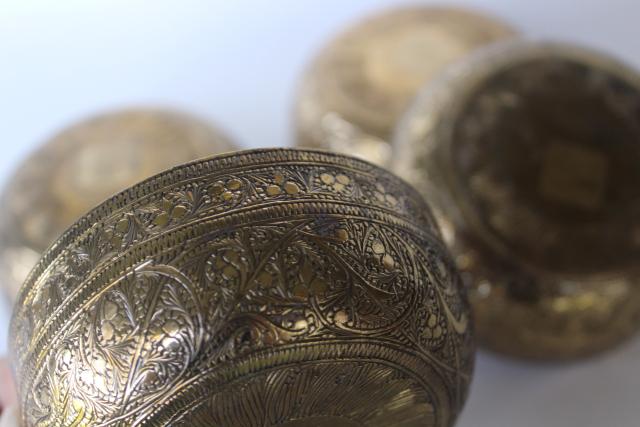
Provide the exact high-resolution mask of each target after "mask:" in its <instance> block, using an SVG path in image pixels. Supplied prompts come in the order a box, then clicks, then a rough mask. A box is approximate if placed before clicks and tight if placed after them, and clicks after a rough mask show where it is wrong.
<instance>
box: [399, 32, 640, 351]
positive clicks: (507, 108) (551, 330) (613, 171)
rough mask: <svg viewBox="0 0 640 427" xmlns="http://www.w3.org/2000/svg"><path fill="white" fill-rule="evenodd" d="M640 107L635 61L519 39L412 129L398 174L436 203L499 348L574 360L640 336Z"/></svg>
mask: <svg viewBox="0 0 640 427" xmlns="http://www.w3.org/2000/svg"><path fill="white" fill-rule="evenodd" d="M638 111H640V78H639V77H638V76H637V75H636V73H635V72H634V71H632V70H630V69H629V68H627V67H626V66H624V65H622V64H619V63H617V62H616V61H613V60H611V59H609V58H607V57H605V56H602V55H601V54H598V53H595V52H590V51H585V50H583V49H579V48H576V47H573V46H566V45H557V44H545V43H527V42H512V43H507V44H505V45H502V46H499V47H497V46H496V47H493V48H490V49H488V50H487V51H485V52H484V53H483V54H482V55H478V56H477V57H475V58H470V59H468V60H467V61H463V62H462V63H460V64H458V65H457V66H454V67H453V68H452V69H450V70H449V72H448V76H447V77H446V78H445V79H444V80H443V81H441V82H440V83H439V84H438V85H433V86H432V87H430V88H429V89H427V90H426V92H424V94H423V95H422V96H421V97H420V98H419V100H418V101H417V102H416V104H415V105H414V106H413V107H412V109H411V110H410V111H409V113H408V114H407V116H406V117H405V119H404V120H403V122H402V123H401V125H400V126H399V131H398V138H397V145H396V147H395V148H396V149H397V154H398V157H397V159H396V161H395V165H394V169H395V170H396V171H397V172H398V173H400V174H401V175H404V176H405V177H406V178H407V179H408V180H409V181H410V182H412V183H413V184H415V185H416V186H417V187H418V188H419V189H420V190H421V192H422V193H423V194H424V195H425V196H426V197H427V198H428V200H429V201H430V202H431V204H432V206H433V207H434V209H435V211H436V216H437V218H438V222H439V223H440V225H441V227H442V228H443V230H444V235H445V239H446V240H447V242H448V243H449V245H450V247H451V248H452V250H453V252H454V254H455V256H456V260H457V262H458V266H459V268H460V269H461V270H462V274H463V278H465V279H466V281H467V282H468V284H469V286H470V287H471V289H472V293H471V296H472V302H473V306H474V309H475V312H476V320H477V325H478V331H479V335H480V339H481V340H482V341H483V342H484V343H485V344H486V345H487V346H489V347H490V348H492V349H495V350H498V351H501V352H505V353H509V354H513V355H519V356H525V357H532V358H544V359H562V358H571V357H578V356H585V355H589V354H592V353H595V352H598V351H601V350H605V349H608V348H611V347H612V346H614V345H616V344H618V343H619V342H621V341H622V340H623V339H624V338H626V337H628V336H629V335H630V334H631V333H633V332H635V331H636V330H637V329H638V326H639V325H640V322H639V321H640V286H639V285H640V283H639V279H638V277H639V276H638V268H639V265H638V262H637V260H638V259H639V256H640V239H638V238H637V236H638V232H637V230H638V217H639V214H640V187H639V186H638V183H639V182H640V145H638V141H639V140H640V121H639V118H638V114H637V113H638Z"/></svg>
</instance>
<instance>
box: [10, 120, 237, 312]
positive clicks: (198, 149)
mask: <svg viewBox="0 0 640 427" xmlns="http://www.w3.org/2000/svg"><path fill="white" fill-rule="evenodd" d="M232 149H233V144H231V142H230V141H229V140H228V139H227V137H226V136H224V135H222V134H221V133H220V132H218V131H216V130H215V129H212V128H211V127H210V126H209V125H208V124H206V123H204V122H202V121H200V120H199V119H196V118H194V117H191V116H189V115H186V114H182V113H177V112H172V111H165V110H154V109H137V110H125V111H119V112H113V113H109V114H104V115H101V116H98V117H94V118H91V119H89V120H86V121H83V122H80V123H78V124H76V125H74V126H72V127H70V128H68V129H66V130H64V131H63V132H61V133H60V134H58V135H57V136H55V137H54V138H52V139H51V140H49V141H48V142H46V143H45V144H44V145H43V146H42V147H41V148H40V149H39V150H38V151H36V152H34V153H33V154H32V155H31V156H30V157H28V158H27V159H26V160H25V161H24V162H23V163H22V165H21V166H20V167H19V168H18V169H17V171H16V173H15V175H14V176H13V177H12V179H11V181H10V182H9V184H8V185H7V187H6V188H5V189H4V192H3V194H2V196H1V198H0V200H2V203H1V204H0V206H1V207H0V275H1V277H2V286H3V288H4V291H5V293H6V294H7V296H8V297H9V299H10V301H14V300H15V297H16V294H17V293H18V289H19V287H20V285H21V284H22V283H23V282H24V280H25V279H26V277H27V274H28V273H29V270H31V268H32V267H33V266H34V265H35V263H36V262H37V261H38V259H39V258H40V255H41V254H42V252H43V251H44V250H45V249H47V247H48V246H49V245H50V244H51V243H53V241H54V240H55V239H56V238H57V237H58V236H59V235H60V234H62V232H63V231H64V230H66V229H67V228H68V227H69V226H70V225H71V224H73V223H74V222H75V221H76V220H77V219H78V218H80V217H81V216H82V215H84V214H85V213H86V212H87V211H88V210H89V209H91V208H92V207H94V206H96V205H97V204H98V203H100V202H102V201H104V200H106V199H107V198H108V197H111V196H112V195H114V194H116V193H117V192H119V191H121V190H123V189H125V188H127V187H130V186H131V185H133V184H135V183H137V182H138V181H141V180H143V179H145V178H147V177H148V176H151V175H154V174H156V173H158V172H161V171H163V170H165V169H168V168H170V167H172V166H176V165H179V164H181V163H185V162H188V161H190V160H194V159H197V158H200V157H206V156H211V155H213V154H219V153H222V152H226V151H231V150H232Z"/></svg>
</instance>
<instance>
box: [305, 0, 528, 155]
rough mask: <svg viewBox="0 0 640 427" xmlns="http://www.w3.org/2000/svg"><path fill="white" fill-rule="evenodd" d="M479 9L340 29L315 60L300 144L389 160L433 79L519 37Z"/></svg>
mask: <svg viewBox="0 0 640 427" xmlns="http://www.w3.org/2000/svg"><path fill="white" fill-rule="evenodd" d="M515 34H516V32H515V31H514V30H513V29H512V28H511V27H509V26H508V25H506V24H504V23H502V22H500V21H498V20H496V19H494V18H492V17H488V16H485V15H482V14H479V13H475V12H472V11H467V10H464V9H455V8H435V7H415V8H403V9H396V10H392V11H388V12H385V13H382V14H379V15H376V16H373V17H370V18H369V19H366V20H364V21H363V22H360V23H358V24H357V25H355V26H354V27H352V28H350V29H349V30H348V31H346V32H344V33H343V34H341V35H339V36H338V37H337V38H336V39H334V40H333V41H332V42H331V43H330V44H328V45H327V46H326V47H325V48H324V49H323V50H322V52H320V54H319V55H318V56H317V58H316V59H315V60H314V61H313V63H312V64H311V66H310V68H309V69H308V71H307V72H306V74H305V76H304V78H303V81H302V82H301V87H300V92H299V98H298V100H297V105H296V111H295V116H296V126H297V129H296V132H297V143H298V144H299V145H301V146H305V147H316V148H325V149H330V150H333V151H337V152H342V153H347V154H351V155H356V156H358V157H362V158H364V159H366V160H369V161H372V162H374V163H376V164H379V165H383V166H385V165H388V162H389V159H390V156H391V154H392V153H391V147H390V145H389V141H390V137H391V134H392V133H393V129H394V127H395V124H396V122H397V120H398V119H399V118H400V116H401V114H402V113H403V111H404V110H405V109H406V107H407V106H408V105H409V103H410V102H411V100H412V99H413V98H414V97H415V96H416V94H417V93H418V91H419V90H420V88H422V87H423V85H424V84H425V82H427V81H429V80H431V79H433V78H434V77H435V76H436V75H438V74H439V73H440V72H441V71H442V69H443V68H444V67H445V66H446V65H449V64H450V63H452V62H455V61H457V60H459V59H461V58H463V57H465V56H466V55H468V54H469V53H470V52H472V51H474V50H475V49H477V48H478V47H480V46H484V45H486V44H489V43H492V42H496V41H499V40H504V39H506V38H511V37H514V36H515Z"/></svg>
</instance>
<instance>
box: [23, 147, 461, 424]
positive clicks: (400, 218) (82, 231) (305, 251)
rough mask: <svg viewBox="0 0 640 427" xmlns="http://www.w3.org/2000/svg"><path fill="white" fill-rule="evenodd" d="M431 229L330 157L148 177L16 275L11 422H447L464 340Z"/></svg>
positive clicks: (280, 153)
mask: <svg viewBox="0 0 640 427" xmlns="http://www.w3.org/2000/svg"><path fill="white" fill-rule="evenodd" d="M434 224H435V222H434V220H433V219H432V216H431V213H430V210H429V208H428V207H427V206H426V204H425V202H424V200H423V199H422V198H421V197H420V196H419V195H418V194H417V192H415V190H413V188H411V187H409V186H408V185H407V184H405V183H404V182H402V181H401V180H399V179H397V178H396V177H395V176H393V175H391V174H390V173H388V172H386V171H384V170H381V169H378V168H377V167H374V166H373V165H371V164H368V163H365V162H361V161H359V160H355V159H352V158H348V157H342V156H339V155H334V154H330V153H324V152H312V151H298V150H284V149H273V150H255V151H247V152H239V153H236V154H231V155H225V156H219V157H215V158H212V159H209V160H203V161H199V162H195V163H192V164H188V165H185V166H181V167H178V168H176V169H174V170H172V171H169V172H166V173H164V174H161V175H158V176H156V177H154V178H152V179H150V180H147V181H145V182H143V183H141V184H139V185H137V186H135V187H133V188H131V189H129V190H127V191H125V192H124V193H121V194H120V195H118V196H116V197H115V198H113V199H111V200H110V201H108V202H106V203H105V204H103V205H101V206H100V207H98V208H96V209H95V210H94V211H92V212H91V213H89V214H88V215H87V216H85V217H84V218H82V219H81V220H80V221H79V222H77V223H76V224H75V225H74V226H73V227H72V228H71V229H70V230H69V231H67V232H66V233H65V234H64V235H63V236H62V237H61V239H60V240H59V241H58V242H57V243H56V244H55V245H54V246H53V247H52V248H51V249H50V250H49V251H48V252H47V253H45V254H44V256H43V258H42V260H41V261H40V262H39V263H38V265H37V267H36V268H35V270H34V271H33V272H32V274H31V275H30V277H29V278H28V280H27V282H26V284H25V286H23V287H22V290H21V293H20V295H19V299H18V304H16V311H15V313H14V317H13V320H12V324H11V348H12V354H13V357H14V361H15V368H16V372H17V378H18V383H19V391H20V399H21V405H22V411H23V412H22V420H23V422H24V424H25V426H53V425H60V424H63V425H71V424H73V425H89V424H91V425H147V426H159V425H171V426H180V425H187V426H230V427H231V426H233V427H236V426H256V427H258V426H260V427H262V426H288V427H294V426H301V425H316V426H332V427H336V426H346V427H349V426H364V425H366V426H385V427H386V426H389V425H394V426H451V425H452V424H453V422H454V420H455V418H456V416H457V414H458V412H459V411H460V409H461V407H462V405H463V402H464V400H465V398H466V394H467V388H468V385H469V380H470V376H471V373H472V365H473V351H474V348H473V340H472V331H471V327H470V324H469V317H468V315H469V313H468V305H467V303H466V300H465V296H464V292H463V289H462V286H461V281H460V279H459V276H458V275H457V273H456V270H455V267H454V265H453V261H452V260H451V259H450V257H449V255H448V252H447V251H446V249H445V247H444V244H443V243H442V242H441V238H440V235H439V233H438V231H437V228H436V227H435V225H434ZM305 423H306V424H305Z"/></svg>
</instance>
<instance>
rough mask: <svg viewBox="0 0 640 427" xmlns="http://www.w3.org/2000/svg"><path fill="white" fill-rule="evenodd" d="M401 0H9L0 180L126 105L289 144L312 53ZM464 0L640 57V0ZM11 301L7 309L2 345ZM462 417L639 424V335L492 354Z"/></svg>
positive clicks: (472, 425) (4, 3)
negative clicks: (74, 128) (568, 351)
mask: <svg viewBox="0 0 640 427" xmlns="http://www.w3.org/2000/svg"><path fill="white" fill-rule="evenodd" d="M422 3H429V2H422ZM440 3H451V2H446V1H441V2H440ZM398 4H403V3H402V2H398V1H393V0H387V1H384V0H209V1H205V0H200V1H198V0H180V1H165V0H149V1H135V0H103V1H100V0H92V1H87V0H78V1H71V0H57V1H41V2H34V1H30V0H15V1H11V0H0V148H1V149H0V183H3V182H4V180H5V179H6V177H7V176H8V175H9V174H10V172H11V171H12V169H13V168H15V167H16V164H17V162H18V161H19V160H20V159H21V158H23V157H24V156H25V154H26V153H27V152H28V151H29V150H31V149H32V148H33V147H34V146H35V145H36V144H38V143H39V142H41V141H43V140H44V139H45V138H47V137H48V136H50V135H51V134H52V133H53V132H55V131H57V130H59V129H60V128H62V127H64V126H66V125H68V124H69V123H71V122H73V121H75V120H78V119H81V118H83V117H84V116H86V115H88V114H92V113H95V112H98V111H101V110H105V109H113V108H117V107H120V106H128V105H140V104H154V105H155V104H161V105H167V106H173V107H177V108H181V109H185V110H187V111H191V112H194V113H197V114H199V115H201V116H203V117H205V118H208V119H211V120H213V121H215V122H216V123H217V124H219V125H220V126H221V127H222V128H223V129H225V130H227V131H228V132H229V133H231V134H232V135H234V136H235V137H236V138H237V139H238V141H240V143H241V144H242V145H243V146H245V147H255V146H279V145H290V143H291V133H290V123H289V116H290V114H289V113H290V111H291V104H292V100H293V95H294V90H295V83H296V81H297V78H298V77H299V75H300V73H301V71H302V69H303V67H304V65H305V64H306V62H307V61H308V60H309V58H310V57H311V56H312V55H313V52H314V51H315V50H316V49H317V48H318V47H320V46H321V45H322V44H323V43H324V42H325V41H326V40H327V38H329V37H330V36H331V35H332V34H333V33H334V32H335V31H337V30H339V29H341V28H343V27H344V26H345V25H347V24H348V23H350V22H352V21H353V20H354V19H357V18H358V17H360V16H361V15H362V14H366V13H368V12H371V11H375V10H378V9H380V8H381V7H384V6H388V5H398ZM456 4H458V5H468V6H475V7H476V8H480V9H484V10H486V11H489V12H493V13H494V14H496V15H498V16H500V17H502V18H503V19H505V20H507V21H509V22H511V23H512V24H513V25H515V26H516V27H518V28H520V29H521V30H522V31H523V32H524V33H525V34H527V35H528V36H530V37H533V38H540V37H543V38H554V39H561V40H568V41H577V42H580V43H583V44H587V45H590V46H594V47H599V48H601V49H605V50H608V51H610V52H612V53H615V54H617V55H618V56H620V57H622V58H623V59H626V60H627V61H628V62H630V63H631V64H633V65H640V27H639V23H640V2H638V1H637V0H555V1H551V0H484V1H483V0H475V1H468V2H466V3H460V2H458V3H456ZM6 312H7V310H2V309H1V308H0V353H2V351H3V350H4V349H5V342H6V332H5V329H6V327H5V326H4V325H6V318H7V313H6ZM505 321H508V319H505ZM458 425H459V426H460V427H540V426H545V427H638V426H639V425H640V339H636V340H635V341H633V342H631V343H630V344H627V345H626V346H624V347H622V348H619V349H617V350H615V351H613V352H610V353H608V354H606V355H603V356H600V357H598V358H595V359H591V360H588V361H582V362H579V363H574V364H567V365H542V366H541V365H535V364H526V363H522V362H517V361H512V360H505V359H502V358H498V357H495V356H492V355H487V354H481V355H480V357H479V360H478V366H477V375H476V380H475V383H474V388H473V393H472V396H471V399H470V401H469V404H468V406H467V409H466V411H465V413H464V414H463V416H462V419H461V420H460V423H459V424H458Z"/></svg>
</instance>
